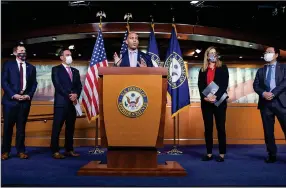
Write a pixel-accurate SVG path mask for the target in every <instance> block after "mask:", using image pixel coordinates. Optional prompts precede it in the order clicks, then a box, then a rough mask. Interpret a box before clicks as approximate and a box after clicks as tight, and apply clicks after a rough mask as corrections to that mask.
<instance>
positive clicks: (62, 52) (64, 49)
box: [59, 48, 70, 56]
mask: <svg viewBox="0 0 286 188" xmlns="http://www.w3.org/2000/svg"><path fill="white" fill-rule="evenodd" d="M66 50H68V51H70V49H68V48H63V49H62V50H61V51H60V53H59V55H60V56H63V55H64V51H66Z"/></svg>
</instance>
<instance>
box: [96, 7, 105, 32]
mask: <svg viewBox="0 0 286 188" xmlns="http://www.w3.org/2000/svg"><path fill="white" fill-rule="evenodd" d="M96 17H99V28H100V29H101V28H102V23H101V21H102V17H104V18H106V14H105V12H103V11H99V12H97V13H96Z"/></svg>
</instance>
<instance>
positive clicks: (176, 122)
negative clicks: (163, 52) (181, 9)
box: [167, 17, 183, 155]
mask: <svg viewBox="0 0 286 188" xmlns="http://www.w3.org/2000/svg"><path fill="white" fill-rule="evenodd" d="M172 21H173V23H172V25H174V27H175V17H173V20H172ZM175 30H176V27H175ZM176 35H177V31H176ZM179 124H180V122H179V113H178V114H177V115H176V116H174V118H173V126H174V144H173V149H171V150H170V151H168V152H167V154H169V155H180V154H182V153H183V152H181V151H179V150H178V149H177V147H178V145H179V139H180V137H179ZM177 126H178V127H177ZM177 136H178V138H177V139H178V144H177V143H176V137H177Z"/></svg>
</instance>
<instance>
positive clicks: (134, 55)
mask: <svg viewBox="0 0 286 188" xmlns="http://www.w3.org/2000/svg"><path fill="white" fill-rule="evenodd" d="M125 42H126V44H127V46H128V49H127V50H126V51H125V52H124V53H123V54H122V55H121V56H120V58H119V57H118V55H117V53H116V52H115V53H114V56H113V58H114V63H115V66H119V67H153V63H152V59H151V56H150V55H149V54H145V53H143V52H141V51H140V50H138V45H139V39H138V35H137V34H136V33H135V32H130V33H129V34H128V37H127V40H126V41H125Z"/></svg>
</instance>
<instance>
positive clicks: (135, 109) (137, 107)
mask: <svg viewBox="0 0 286 188" xmlns="http://www.w3.org/2000/svg"><path fill="white" fill-rule="evenodd" d="M117 107H118V110H119V111H120V112H121V113H122V114H123V115H125V116H126V117H129V118H137V117H139V116H141V115H142V114H143V113H144V112H145V111H146V109H147V107H148V97H147V95H146V93H145V91H144V90H143V89H141V88H139V87H136V86H129V87H127V88H124V89H123V90H122V91H121V92H120V94H119V96H118V100H117Z"/></svg>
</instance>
